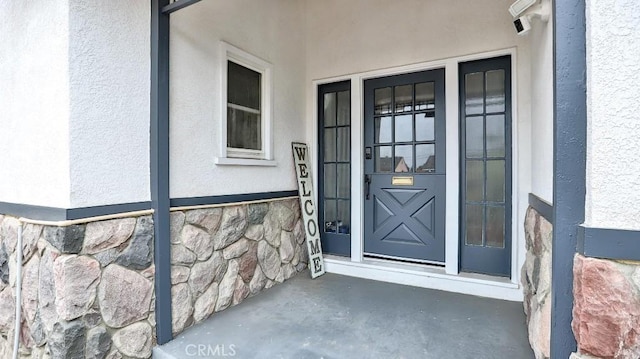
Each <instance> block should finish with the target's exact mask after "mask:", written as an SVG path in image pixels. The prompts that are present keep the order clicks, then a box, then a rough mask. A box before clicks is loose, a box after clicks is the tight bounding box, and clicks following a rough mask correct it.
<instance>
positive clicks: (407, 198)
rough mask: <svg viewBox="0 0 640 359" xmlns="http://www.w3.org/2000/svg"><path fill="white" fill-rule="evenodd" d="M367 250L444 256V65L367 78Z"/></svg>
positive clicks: (441, 258) (405, 256)
mask: <svg viewBox="0 0 640 359" xmlns="http://www.w3.org/2000/svg"><path fill="white" fill-rule="evenodd" d="M364 114H365V126H364V127H365V178H364V181H365V183H364V190H365V205H364V209H365V213H364V215H365V220H364V224H365V233H364V235H365V237H364V251H365V255H371V256H379V257H389V258H399V259H408V260H417V261H427V262H444V245H445V243H444V233H445V231H444V225H445V223H444V221H445V216H444V210H445V101H444V70H443V69H438V70H431V71H422V72H415V73H409V74H403V75H396V76H390V77H384V78H377V79H371V80H367V81H365V82H364Z"/></svg>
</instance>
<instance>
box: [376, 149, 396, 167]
mask: <svg viewBox="0 0 640 359" xmlns="http://www.w3.org/2000/svg"><path fill="white" fill-rule="evenodd" d="M375 152H376V158H375V163H376V172H391V170H392V169H393V158H392V157H391V146H378V147H376V151H375Z"/></svg>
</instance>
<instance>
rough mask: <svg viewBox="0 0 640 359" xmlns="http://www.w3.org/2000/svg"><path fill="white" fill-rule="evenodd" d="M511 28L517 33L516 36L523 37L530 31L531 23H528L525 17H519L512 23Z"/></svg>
mask: <svg viewBox="0 0 640 359" xmlns="http://www.w3.org/2000/svg"><path fill="white" fill-rule="evenodd" d="M513 26H515V28H516V32H517V33H518V35H524V34H526V33H528V32H529V30H531V23H530V22H529V19H528V18H527V17H526V16H521V17H519V18H517V19H516V20H515V21H514V22H513Z"/></svg>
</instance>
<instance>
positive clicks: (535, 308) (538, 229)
mask: <svg viewBox="0 0 640 359" xmlns="http://www.w3.org/2000/svg"><path fill="white" fill-rule="evenodd" d="M524 228H525V238H526V249H527V255H526V259H525V263H524V265H523V268H522V278H521V282H522V286H523V288H524V302H523V304H524V311H525V314H526V315H527V330H528V333H529V343H530V344H531V348H532V349H533V352H534V353H535V356H536V359H544V358H549V355H550V341H551V238H552V234H553V228H552V225H551V223H550V222H549V221H547V220H546V219H545V218H544V217H542V216H541V215H540V213H538V212H537V211H536V210H535V209H533V208H531V207H529V208H528V209H527V215H526V217H525V223H524Z"/></svg>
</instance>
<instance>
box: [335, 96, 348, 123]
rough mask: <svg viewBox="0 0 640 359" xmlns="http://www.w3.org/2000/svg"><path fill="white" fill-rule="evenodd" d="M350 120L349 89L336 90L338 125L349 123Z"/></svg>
mask: <svg viewBox="0 0 640 359" xmlns="http://www.w3.org/2000/svg"><path fill="white" fill-rule="evenodd" d="M350 122H351V94H350V91H340V92H338V126H344V125H349V124H350Z"/></svg>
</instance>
